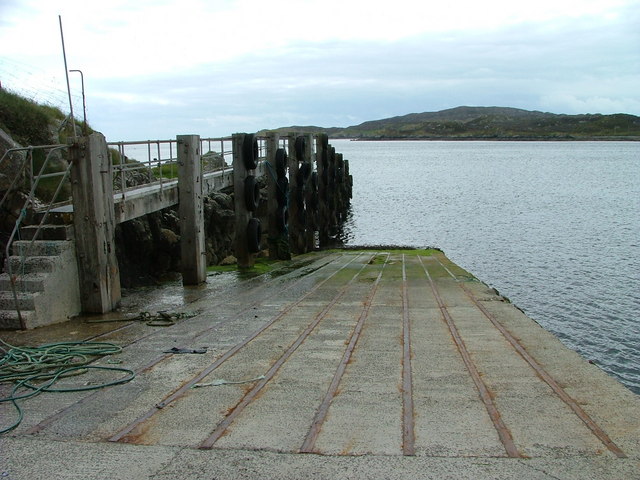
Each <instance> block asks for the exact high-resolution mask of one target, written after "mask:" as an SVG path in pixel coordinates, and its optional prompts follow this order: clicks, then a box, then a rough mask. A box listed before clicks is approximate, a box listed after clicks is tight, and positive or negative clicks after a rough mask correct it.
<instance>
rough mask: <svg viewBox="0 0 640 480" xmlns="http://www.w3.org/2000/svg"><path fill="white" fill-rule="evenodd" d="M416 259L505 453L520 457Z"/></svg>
mask: <svg viewBox="0 0 640 480" xmlns="http://www.w3.org/2000/svg"><path fill="white" fill-rule="evenodd" d="M418 259H419V260H420V264H421V265H422V268H423V269H424V273H425V275H426V276H427V279H428V281H429V285H430V286H431V290H432V292H433V295H434V297H435V299H436V301H437V303H438V307H439V308H440V312H441V313H442V317H443V319H444V321H445V323H446V324H447V327H448V328H449V332H450V333H451V336H452V337H453V341H454V343H455V344H456V347H457V348H458V351H459V352H460V356H461V357H462V360H463V361H464V364H465V366H466V367H467V370H468V371H469V374H470V375H471V378H472V379H473V383H474V384H475V386H476V389H477V390H478V395H480V399H481V400H482V402H483V403H484V406H485V408H486V409H487V413H488V414H489V417H490V418H491V421H492V422H493V426H494V427H495V429H496V432H497V433H498V437H500V441H501V442H502V445H503V446H504V449H505V451H506V452H507V455H508V456H509V457H512V458H522V454H521V453H520V452H519V451H518V448H517V447H516V445H515V443H514V441H513V437H512V436H511V432H510V431H509V429H508V428H507V426H506V425H505V424H504V422H503V421H502V417H501V416H500V412H499V411H498V408H497V407H496V405H495V403H494V401H493V399H492V398H491V394H490V393H489V389H488V388H487V385H486V384H485V383H484V381H483V380H482V377H481V376H480V372H478V369H477V367H476V365H475V364H474V362H473V360H472V358H471V355H470V354H469V351H468V350H467V347H466V345H465V343H464V340H462V337H461V336H460V333H459V332H458V328H457V327H456V324H455V322H454V320H453V318H452V317H451V315H450V314H449V310H448V309H447V306H446V305H445V303H444V301H443V300H442V297H441V296H440V293H439V291H438V288H437V287H436V284H435V282H434V281H433V279H432V278H431V275H430V274H429V271H428V270H427V267H426V266H425V264H424V262H423V261H422V258H421V257H418Z"/></svg>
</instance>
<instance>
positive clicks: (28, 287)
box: [0, 273, 47, 292]
mask: <svg viewBox="0 0 640 480" xmlns="http://www.w3.org/2000/svg"><path fill="white" fill-rule="evenodd" d="M14 278H15V280H14V281H15V286H16V290H17V291H20V292H42V291H44V285H45V280H46V278H47V274H46V273H27V274H25V275H14ZM0 291H6V292H10V291H11V279H10V278H9V274H8V273H2V274H0Z"/></svg>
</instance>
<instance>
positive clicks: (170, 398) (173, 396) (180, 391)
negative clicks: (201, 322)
mask: <svg viewBox="0 0 640 480" xmlns="http://www.w3.org/2000/svg"><path fill="white" fill-rule="evenodd" d="M356 258H358V256H355V257H354V258H352V259H351V260H349V261H348V262H347V263H345V264H344V265H343V266H342V267H340V269H339V270H337V271H336V272H333V273H332V274H331V275H329V276H327V278H325V279H324V280H323V281H322V282H319V283H318V284H316V285H315V286H314V287H313V288H312V289H310V290H309V291H308V292H307V293H306V294H305V295H303V296H302V297H300V298H299V299H298V300H296V301H295V302H294V303H292V304H290V305H288V306H287V307H286V308H284V309H283V310H282V311H280V312H279V313H278V314H276V315H275V316H274V317H273V318H272V319H271V320H269V321H268V322H267V323H265V325H263V326H262V327H260V328H259V329H258V330H256V331H255V332H253V334H251V335H250V336H248V337H247V338H246V339H245V340H244V341H242V342H240V343H239V344H237V345H236V346H234V347H233V348H231V349H230V350H228V351H227V352H226V353H225V354H224V355H223V356H222V357H220V358H219V359H218V360H216V361H215V362H214V363H213V364H211V365H210V366H209V367H207V368H206V369H204V370H202V371H201V372H200V373H198V374H197V375H195V376H194V377H192V378H191V379H190V380H189V381H187V382H186V383H184V384H183V385H182V386H180V387H179V388H177V389H176V390H174V391H173V392H171V393H170V394H168V395H167V396H165V398H163V399H162V400H161V401H160V402H158V403H157V404H155V405H154V407H153V408H151V409H149V410H148V411H147V412H145V413H144V414H142V415H141V416H139V417H138V418H136V419H135V420H134V421H133V422H131V423H129V424H128V425H127V426H126V427H124V428H122V429H121V430H119V431H118V432H117V433H115V434H114V435H112V436H111V437H110V438H109V441H110V442H120V441H122V442H125V443H126V441H127V435H129V434H130V433H131V432H132V431H133V430H134V429H135V428H136V427H138V426H139V425H141V424H142V423H144V422H145V421H147V420H148V419H149V418H151V417H152V416H154V415H155V414H156V413H158V411H159V410H161V409H162V408H164V407H166V406H167V405H169V404H171V403H173V402H174V401H176V400H177V399H179V398H180V397H182V396H183V395H184V394H185V393H186V392H187V391H189V389H190V388H191V387H192V386H193V385H195V384H196V383H198V382H200V381H201V380H202V379H204V378H205V377H206V376H207V375H209V374H210V373H211V372H213V371H214V370H215V369H216V368H218V367H219V366H220V365H222V364H223V363H224V362H225V361H227V360H228V359H229V358H231V357H232V356H233V355H235V354H236V353H237V352H238V351H239V350H240V349H241V348H243V347H244V346H246V345H247V344H248V343H249V342H251V341H252V340H253V339H255V338H256V337H257V336H258V335H260V334H261V333H262V332H264V331H265V330H267V329H268V328H269V327H271V326H272V325H273V324H274V323H276V322H277V321H278V320H280V319H281V318H283V317H284V316H285V315H286V314H287V313H289V312H290V311H291V310H292V309H293V308H295V307H296V306H297V305H299V304H300V303H301V302H303V301H304V300H305V299H306V298H308V297H309V296H310V295H312V294H313V293H314V292H315V291H317V290H318V289H319V288H320V287H321V286H322V285H324V284H325V283H326V282H328V281H329V280H330V279H331V278H332V277H333V276H335V275H336V274H337V273H338V272H340V271H342V270H343V269H344V268H346V267H347V266H348V265H349V264H351V263H352V262H353V261H355V260H356ZM299 281H301V280H299ZM297 283H298V282H295V283H293V284H292V285H291V286H289V287H288V288H287V289H289V288H292V287H293V286H294V285H295V284H297ZM252 307H253V305H252V306H249V307H246V308H245V309H243V312H244V311H247V310H249V309H251V308H252ZM238 315H240V314H238ZM213 328H216V327H215V326H213V327H211V328H209V329H207V330H206V333H208V332H209V331H210V330H212V329H213ZM147 368H150V367H149V366H147Z"/></svg>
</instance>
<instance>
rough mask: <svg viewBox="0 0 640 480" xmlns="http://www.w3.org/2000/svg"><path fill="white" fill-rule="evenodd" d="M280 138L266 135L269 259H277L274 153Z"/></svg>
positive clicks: (276, 186)
mask: <svg viewBox="0 0 640 480" xmlns="http://www.w3.org/2000/svg"><path fill="white" fill-rule="evenodd" d="M279 139H280V136H279V135H278V134H277V133H276V132H269V133H268V134H267V168H266V172H267V216H268V218H269V227H268V242H269V258H270V259H271V260H277V259H278V237H279V236H280V229H279V228H278V221H277V215H278V176H277V174H276V151H277V150H278V141H279Z"/></svg>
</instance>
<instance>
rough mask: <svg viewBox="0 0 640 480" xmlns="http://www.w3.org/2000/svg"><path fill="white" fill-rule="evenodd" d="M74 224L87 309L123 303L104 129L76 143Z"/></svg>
mask: <svg viewBox="0 0 640 480" xmlns="http://www.w3.org/2000/svg"><path fill="white" fill-rule="evenodd" d="M70 152H71V158H72V162H73V166H72V169H71V188H72V194H73V225H74V229H75V243H76V258H77V262H78V276H79V282H80V301H81V305H82V311H83V312H86V313H105V312H109V311H111V310H113V309H115V308H116V307H117V306H118V304H119V303H120V299H121V291H120V270H119V269H118V260H117V258H116V247H115V240H114V239H115V226H116V224H115V213H114V205H113V184H112V182H113V175H112V174H113V169H112V165H111V161H110V159H109V152H108V150H107V142H106V140H105V138H104V136H103V135H102V134H100V133H92V134H91V135H89V136H88V137H80V138H79V139H78V142H77V143H76V144H74V145H73V146H72V147H71V149H70Z"/></svg>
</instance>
